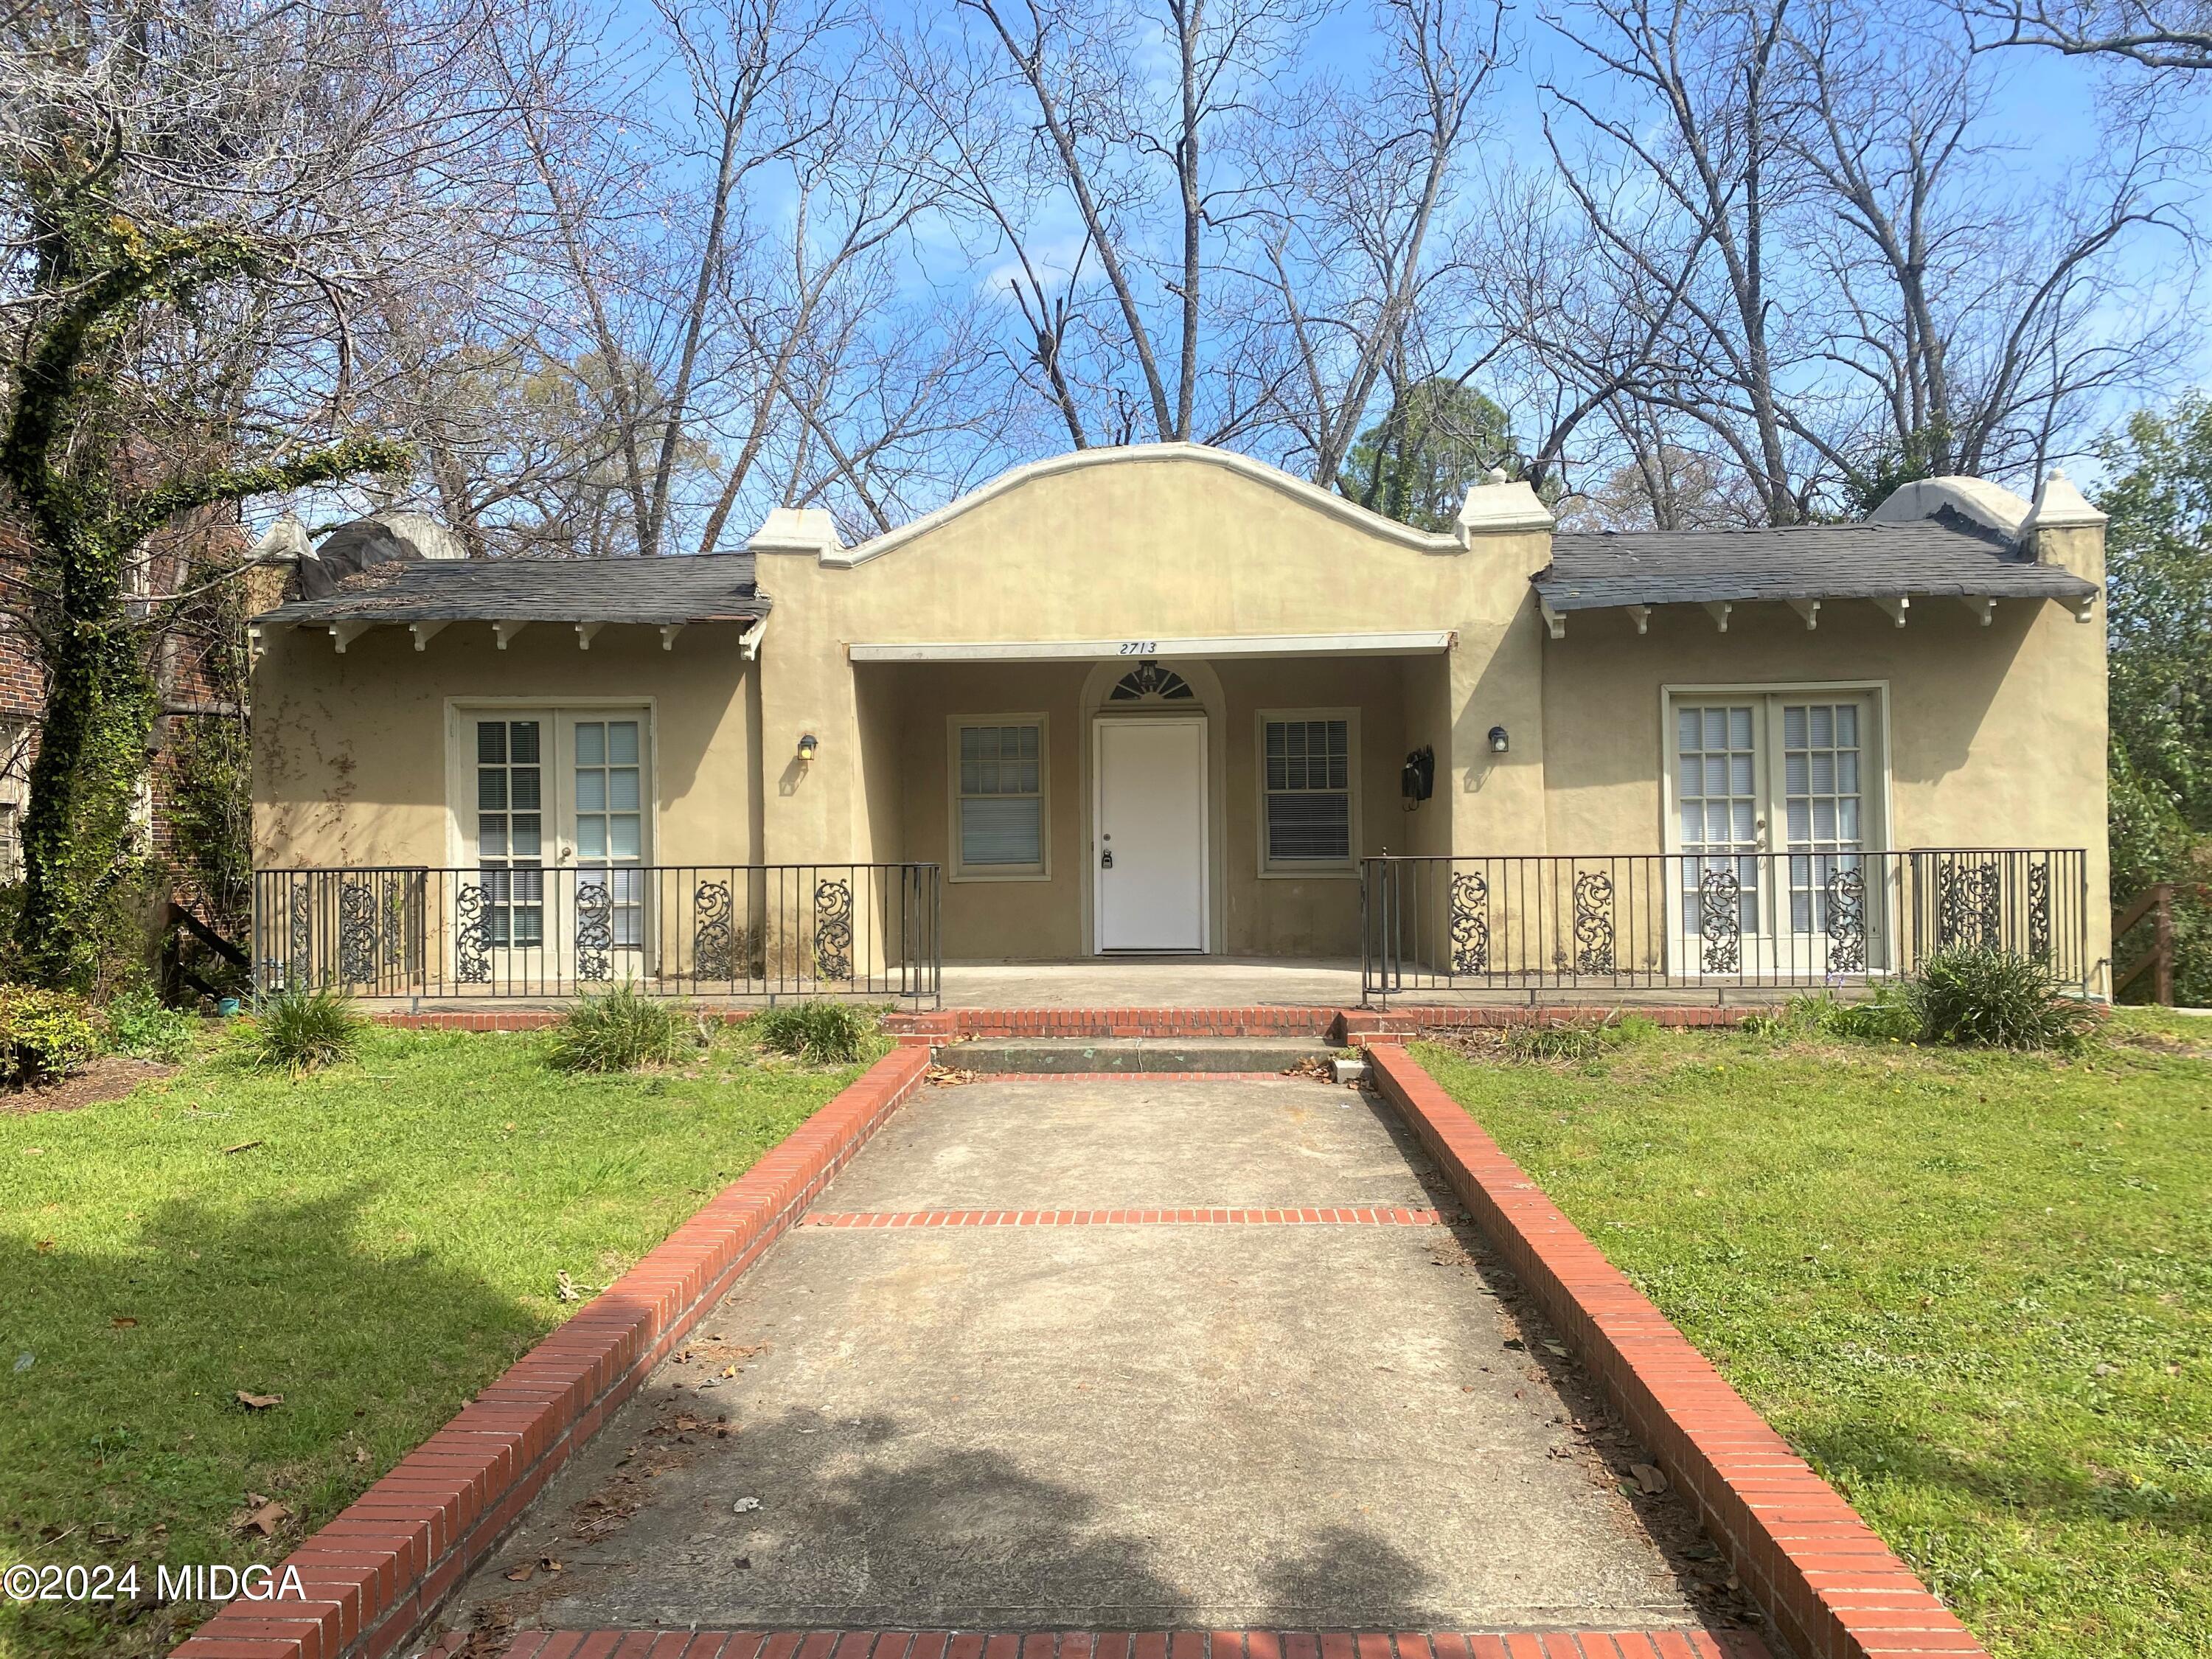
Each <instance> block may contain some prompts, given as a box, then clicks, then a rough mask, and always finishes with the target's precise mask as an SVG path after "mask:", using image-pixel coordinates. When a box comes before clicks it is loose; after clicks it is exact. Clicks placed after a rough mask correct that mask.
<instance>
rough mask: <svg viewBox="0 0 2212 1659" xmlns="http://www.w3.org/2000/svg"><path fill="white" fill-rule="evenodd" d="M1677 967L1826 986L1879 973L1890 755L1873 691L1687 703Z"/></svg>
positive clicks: (1677, 842)
mask: <svg viewBox="0 0 2212 1659" xmlns="http://www.w3.org/2000/svg"><path fill="white" fill-rule="evenodd" d="M1672 716H1673V718H1672V722H1671V724H1672V728H1673V729H1672V732H1671V733H1670V738H1671V740H1672V745H1673V750H1674V754H1673V757H1672V759H1673V766H1672V769H1671V770H1672V775H1673V780H1674V811H1673V815H1672V817H1673V821H1672V823H1670V824H1669V827H1668V829H1669V838H1670V839H1671V840H1672V841H1673V842H1674V845H1673V847H1672V848H1670V849H1669V850H1670V851H1672V852H1674V853H1678V854H1682V855H1683V856H1682V857H1681V858H1680V860H1678V861H1676V862H1675V863H1674V874H1673V885H1674V889H1675V892H1676V920H1677V938H1676V949H1677V960H1678V961H1679V962H1680V963H1681V964H1682V965H1683V971H1686V972H1688V973H1690V974H1713V975H1734V974H1736V973H1739V972H1741V973H1748V974H1784V975H1793V976H1805V977H1813V978H1818V977H1821V976H1824V975H1826V974H1828V973H1830V972H1832V971H1847V972H1857V971H1863V970H1864V969H1866V968H1868V967H1869V966H1871V965H1873V963H1874V956H1873V950H1874V947H1875V944H1876V941H1875V939H1873V938H1872V937H1871V936H1870V933H1869V928H1870V925H1871V923H1872V921H1873V920H1874V919H1875V918H1876V917H1878V915H1880V913H1881V908H1882V907H1881V902H1880V892H1879V887H1880V878H1879V874H1878V872H1877V871H1876V869H1875V867H1874V863H1873V862H1872V861H1869V860H1867V859H1865V858H1864V857H1863V856H1862V855H1863V854H1866V853H1869V852H1873V851H1877V850H1879V848H1880V840H1879V830H1878V828H1877V826H1878V824H1879V823H1880V821H1881V798H1880V788H1881V755H1880V753H1879V747H1878V742H1877V738H1878V728H1877V723H1876V720H1875V700H1874V698H1873V696H1872V695H1871V694H1869V693H1865V692H1835V691H1825V690H1823V691H1806V692H1789V691H1784V692H1741V693H1728V694H1718V693H1717V694H1711V695H1699V696H1676V697H1675V698H1674V700H1673V706H1672Z"/></svg>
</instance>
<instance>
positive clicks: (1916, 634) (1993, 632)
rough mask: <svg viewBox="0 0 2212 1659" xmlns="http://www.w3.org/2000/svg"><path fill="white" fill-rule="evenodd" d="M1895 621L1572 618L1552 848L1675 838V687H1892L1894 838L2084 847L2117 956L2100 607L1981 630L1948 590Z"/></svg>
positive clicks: (1554, 742)
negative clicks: (1667, 816) (1667, 696)
mask: <svg viewBox="0 0 2212 1659" xmlns="http://www.w3.org/2000/svg"><path fill="white" fill-rule="evenodd" d="M1907 618H1908V619H1907V623H1906V625H1905V627H1903V628H1901V629H1900V628H1899V627H1897V626H1895V625H1894V623H1893V622H1892V621H1891V620H1890V618H1889V617H1887V615H1886V614H1884V613H1883V612H1882V611H1880V610H1878V609H1877V608H1876V607H1875V605H1871V604H1868V603H1863V602H1852V601H1849V600H1836V601H1832V602H1830V603H1829V604H1828V605H1826V606H1825V607H1823V609H1822V610H1821V611H1820V626H1819V627H1818V628H1817V629H1812V630H1809V631H1808V629H1806V627H1805V625H1804V623H1802V621H1800V620H1799V619H1798V617H1796V614H1795V613H1794V612H1793V611H1790V610H1789V609H1788V608H1787V607H1785V606H1783V605H1739V606H1737V607H1736V609H1735V613H1734V614H1733V615H1732V616H1731V617H1729V631H1728V632H1727V633H1726V634H1723V633H1721V632H1720V631H1719V630H1718V629H1716V628H1715V627H1714V625H1713V623H1712V622H1711V618H1709V617H1707V616H1706V615H1705V612H1704V611H1698V610H1691V609H1687V608H1680V607H1678V608H1674V609H1662V610H1657V611H1653V612H1652V614H1651V618H1650V633H1649V634H1646V635H1638V633H1637V632H1636V629H1635V626H1634V624H1633V623H1631V622H1630V621H1629V619H1628V617H1626V615H1623V614H1619V613H1614V612H1610V611H1605V612H1595V613H1589V612H1584V613H1578V614H1577V615H1575V616H1574V617H1571V619H1570V620H1569V622H1568V624H1567V637H1566V638H1565V639H1564V640H1559V641H1551V642H1549V643H1548V644H1547V647H1546V653H1545V657H1546V660H1545V672H1544V717H1545V725H1546V727H1547V751H1548V756H1549V761H1548V765H1547V775H1548V781H1549V784H1550V789H1549V793H1548V796H1547V817H1548V823H1549V836H1550V842H1551V848H1552V850H1553V851H1554V852H1558V853H1607V852H1621V851H1629V852H1656V851H1660V850H1662V849H1663V848H1664V847H1665V846H1666V842H1665V839H1664V836H1665V825H1664V823H1662V785H1661V781H1660V780H1661V775H1662V768H1663V767H1664V766H1666V765H1667V764H1668V763H1671V759H1672V756H1673V753H1674V749H1673V739H1672V737H1671V734H1670V733H1668V732H1666V731H1665V730H1663V729H1662V723H1661V722H1662V715H1661V694H1662V687H1664V686H1668V685H1675V686H1682V685H1693V684H1696V685H1705V684H1716V685H1717V684H1725V685H1738V684H1744V685H1750V686H1754V687H1755V686H1760V685H1769V684H1771V685H1777V686H1779V685H1783V684H1795V683H1802V682H1808V681H1811V682H1833V683H1837V684H1847V685H1866V684H1875V683H1878V682H1884V681H1886V682H1887V685H1888V709H1887V714H1888V736H1889V744H1890V752H1889V755H1888V757H1887V772H1888V776H1889V780H1890V801H1889V845H1890V847H1891V848H1898V849H1904V848H1915V847H2021V848H2064V847H2081V848H2087V849H2088V851H2089V859H2088V869H2087V875H2088V884H2089V890H2090V900H2089V903H2088V920H2089V941H2090V957H2091V959H2092V961H2093V962H2095V961H2100V960H2101V959H2102V958H2103V957H2105V956H2106V954H2107V953H2108V950H2109V943H2108V940H2107V939H2106V933H2107V932H2108V924H2109V922H2110V915H2109V907H2108V905H2107V904H2106V899H2105V893H2106V883H2107V880H2108V877H2107V873H2106V857H2105V740H2106V732H2105V719H2106V715H2105V674H2104V654H2103V647H2104V629H2103V622H2102V617H2101V616H2100V617H2098V618H2096V619H2095V620H2093V621H2092V622H2089V623H2078V622H2076V621H2075V619H2074V617H2073V615H2072V613H2071V612H2070V611H2068V610H2067V609H2066V608H2065V607H2063V606H2062V605H2052V604H2035V605H2030V604H2027V603H2015V604H2010V605H2006V604H2002V603H2001V604H2000V605H1998V606H1997V609H1996V617H1995V619H1994V620H1993V621H1992V622H1991V623H1990V625H1989V626H1988V627H1987V628H1984V627H1983V626H1982V625H1981V623H1979V622H1978V621H1977V620H1976V618H1975V617H1973V616H1972V614H1971V613H1970V612H1969V611H1967V609H1966V606H1964V605H1960V603H1959V602H1958V601H1956V600H1953V599H1919V600H1916V601H1915V602H1914V604H1913V606H1912V608H1911V611H1909V612H1908V613H1907Z"/></svg>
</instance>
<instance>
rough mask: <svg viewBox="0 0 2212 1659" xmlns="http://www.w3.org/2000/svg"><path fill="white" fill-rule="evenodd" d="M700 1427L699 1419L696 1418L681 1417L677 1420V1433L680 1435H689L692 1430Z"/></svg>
mask: <svg viewBox="0 0 2212 1659" xmlns="http://www.w3.org/2000/svg"><path fill="white" fill-rule="evenodd" d="M698 1426H699V1419H697V1418H696V1417H684V1416H681V1415H679V1416H678V1418H677V1419H676V1431H677V1432H678V1434H685V1433H689V1432H690V1431H691V1430H693V1429H696V1428H697V1427H698Z"/></svg>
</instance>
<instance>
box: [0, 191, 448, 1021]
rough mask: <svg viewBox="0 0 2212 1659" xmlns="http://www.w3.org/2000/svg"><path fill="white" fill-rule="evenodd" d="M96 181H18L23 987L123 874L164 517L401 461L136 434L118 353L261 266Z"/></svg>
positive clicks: (218, 237) (82, 956)
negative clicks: (24, 305) (29, 267)
mask: <svg viewBox="0 0 2212 1659" xmlns="http://www.w3.org/2000/svg"><path fill="white" fill-rule="evenodd" d="M105 173H106V167H103V166H101V165H99V164H94V165H93V166H89V167H85V168H84V169H83V170H82V172H81V173H78V174H77V175H76V176H75V177H62V178H52V177H49V178H45V179H32V180H30V181H28V183H29V186H30V189H29V193H30V197H31V199H32V201H33V204H34V205H35V208H36V216H37V219H38V221H39V222H38V223H37V224H36V226H35V233H34V248H35V254H34V258H35V260H36V265H35V273H36V275H35V283H34V287H33V296H32V314H33V319H34V320H33V323H32V325H31V326H30V327H29V329H28V330H27V333H26V337H25V338H26V344H25V348H24V350H23V356H22V361H21V363H20V365H19V366H18V368H17V369H16V372H15V383H14V385H13V386H11V387H10V388H9V406H8V410H7V422H6V427H5V431H4V435H0V478H4V480H5V482H6V484H7V488H8V495H9V505H10V506H11V507H13V509H14V511H15V515H16V517H17V519H18V520H19V522H20V523H21V526H23V528H24V529H25V530H26V531H27V533H28V535H29V537H30V539H31V544H32V547H31V558H30V562H29V568H28V571H27V575H26V578H25V580H24V581H23V583H22V586H23V588H24V590H25V592H24V594H23V596H22V603H21V605H20V606H19V609H20V610H21V612H22V613H23V614H25V615H26V616H27V619H28V621H29V623H30V627H31V636H32V639H33V643H34V646H35V648H36V650H37V653H38V655H39V657H40V664H41V666H42V667H43V669H44V670H45V673H46V682H47V690H46V718H45V720H44V723H43V728H42V732H41V735H40V748H39V755H38V758H37V760H36V761H35V762H34V763H33V767H32V770H31V777H30V804H29V808H28V810H27V812H26V813H25V815H24V819H23V832H22V848H23V873H24V891H23V898H22V904H21V910H20V911H19V913H18V918H17V937H16V939H15V945H16V950H17V953H18V956H19V958H20V960H21V962H22V963H23V964H24V966H25V968H26V969H27V971H28V972H30V973H31V974H32V975H34V976H35V977H37V978H38V979H40V980H41V981H46V982H48V983H52V984H65V985H80V986H82V985H84V984H86V983H87V982H88V981H89V980H90V978H91V977H92V976H93V975H94V974H95V973H96V971H97V969H98V965H99V961H100V956H101V954H102V953H103V951H104V949H105V947H106V944H107V941H108V939H109V938H110V936H111V934H112V930H113V927H114V911H115V908H116V901H117V898H118V892H119V890H123V889H125V887H126V885H127V883H128V879H129V878H130V876H131V873H132V872H133V870H134V869H135V867H136V856H135V848H134V842H135V836H134V834H133V818H134V815H135V811H136V809H137V802H138V799H139V795H140V792H141V789H142V787H143V784H144V782H145V780H146V776H147V769H148V764H149V737H150V733H151V730H152V725H153V720H154V717H155V714H156V712H157V709H156V706H155V690H154V684H153V679H152V675H151V672H150V669H149V664H148V661H147V654H146V637H147V632H148V630H147V627H146V623H147V620H148V618H147V616H146V612H145V610H144V608H143V607H140V608H137V610H136V611H134V606H133V604H132V600H133V599H134V597H136V596H134V595H133V593H132V592H131V574H132V572H133V571H134V569H135V568H138V567H139V566H140V564H141V562H142V556H141V549H142V548H143V545H144V544H145V543H146V541H147V539H148V538H149V537H151V536H153V535H154V534H155V532H159V531H161V530H162V529H163V528H164V527H165V526H168V525H169V524H171V523H172V522H173V520H176V519H177V518H179V516H180V515H184V514H188V513H193V512H196V511H198V510H200V509H204V508H207V507H216V506H221V505H226V504H234V503H237V502H239V501H243V500H246V499H247V498H250V497H252V496H256V495H271V494H280V493H284V492H289V491H291V490H295V489H302V488H304V487H306V486H308V485H311V484H318V483H331V482H335V481H337V480H342V479H346V478H349V477H355V476H356V475H359V474H362V473H373V472H385V471H394V470H396V469H397V468H398V466H400V465H402V464H403V463H404V460H405V459H406V457H405V453H404V451H403V450H401V449H400V448H399V447H397V446H395V445H393V444H392V443H390V442H388V441H384V440H381V439H378V438H375V437H372V436H358V437H347V438H342V439H340V440H339V441H337V442H334V443H330V444H325V445H322V446H319V447H310V448H306V449H302V450H301V451H299V452H298V453H291V454H283V453H277V454H273V455H269V456H265V457H262V458H258V459H251V460H247V461H246V462H244V463H243V464H236V465H223V464H221V462H220V461H219V460H216V459H198V458H197V457H194V456H192V455H191V454H189V453H188V454H186V455H184V456H178V455H169V456H163V455H161V454H158V453H155V452H154V451H153V450H152V448H151V447H150V446H149V444H147V443H146V442H144V441H142V440H143V438H144V437H145V436H146V435H145V434H144V433H143V430H142V429H141V428H139V427H138V426H137V424H136V423H135V422H134V421H133V420H132V418H131V414H132V410H131V405H132V404H133V403H134V402H135V401H136V400H135V399H134V398H131V397H129V396H127V395H125V391H124V381H125V374H124V362H125V358H126V357H127V356H129V355H130V351H129V348H130V346H131V343H132V341H133V340H134V338H143V333H144V331H146V330H147V329H148V328H149V326H155V325H158V324H159V323H160V322H161V320H165V319H162V318H161V313H169V317H168V319H166V320H177V319H183V320H186V321H189V319H191V317H192V315H193V313H194V312H195V309H196V307H197V306H198V305H199V304H200V302H201V301H202V300H203V298H204V296H205V295H207V294H208V293H209V291H210V290H211V289H216V288H218V287H221V286H223V285H226V284H240V283H246V284H250V283H252V281H253V280H254V279H255V277H256V276H257V275H259V274H261V258H262V254H261V252H260V250H259V249H258V248H257V246H256V245H255V243H254V241H253V240H252V238H251V237H249V236H246V235H242V234H239V233H237V232H234V231H231V230H228V229H222V228H215V229H167V228H155V229H147V228H141V227H140V226H138V225H137V224H135V223H133V222H131V220H130V219H129V218H128V217H126V216H124V215H122V214H120V213H118V212H117V211H115V210H114V209H113V208H112V205H111V204H109V203H108V202H107V201H106V199H105V192H104V191H102V189H101V185H102V182H103V179H104V175H105ZM217 453H220V452H219V451H218V452H217Z"/></svg>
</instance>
